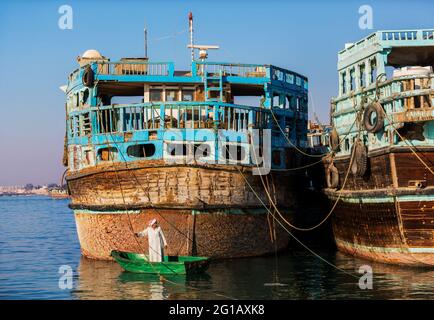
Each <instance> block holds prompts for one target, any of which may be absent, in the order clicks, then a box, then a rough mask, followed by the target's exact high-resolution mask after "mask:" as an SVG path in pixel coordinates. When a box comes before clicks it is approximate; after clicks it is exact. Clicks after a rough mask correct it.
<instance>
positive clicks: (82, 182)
mask: <svg viewBox="0 0 434 320" xmlns="http://www.w3.org/2000/svg"><path fill="white" fill-rule="evenodd" d="M153 165H154V166H150V165H149V163H145V164H143V165H142V166H138V165H137V164H136V165H135V167H131V166H130V167H129V168H128V169H126V168H125V167H122V164H119V167H117V169H118V170H116V171H114V170H112V168H110V170H102V168H98V170H93V171H87V172H81V173H80V174H77V175H69V176H68V177H67V181H68V186H69V189H70V193H71V204H70V207H71V208H73V209H74V214H75V221H76V226H77V232H78V238H79V241H80V245H81V250H82V254H83V255H84V256H86V257H89V258H93V259H111V256H110V253H111V251H112V250H119V251H126V252H143V253H147V251H148V243H147V239H146V238H137V237H135V236H134V233H135V232H139V231H142V230H143V229H144V228H145V227H146V226H147V223H148V221H149V220H151V219H154V218H155V219H157V220H158V222H159V223H160V225H161V228H162V230H163V231H164V234H165V237H166V239H167V242H168V248H167V250H166V252H165V253H166V254H168V255H185V256H189V255H200V256H207V257H213V258H217V259H218V258H235V257H249V256H258V255H264V254H268V253H273V252H275V251H276V250H282V249H284V248H285V247H286V246H287V245H288V243H289V235H288V234H287V233H286V231H285V230H283V229H282V228H281V227H280V226H279V225H278V223H277V222H275V221H273V218H272V217H271V216H270V214H269V213H268V210H267V209H266V208H264V206H263V204H262V203H261V201H263V203H265V204H267V205H268V204H269V201H268V200H267V199H268V198H267V195H266V193H265V192H264V188H263V185H262V181H261V180H260V178H259V177H258V176H253V175H252V174H251V173H249V172H248V171H247V172H244V173H243V175H244V178H243V176H242V175H241V174H240V172H239V171H238V170H236V169H235V168H234V167H233V166H232V167H229V166H228V168H227V169H225V170H222V168H221V167H211V168H210V167H206V168H204V167H186V166H168V167H166V166H158V165H155V163H154V164H153ZM287 178H288V177H287V176H285V175H282V174H279V175H276V176H273V177H271V175H270V176H269V177H268V178H267V179H268V183H269V185H273V183H274V184H275V186H279V188H277V187H276V190H277V191H276V192H274V193H273V196H275V197H276V198H275V199H273V200H274V201H276V202H277V203H278V205H279V204H283V205H282V206H281V207H282V214H283V215H284V216H285V218H286V219H287V220H290V221H291V220H292V218H293V215H292V214H291V212H292V209H291V208H290V206H289V205H290V204H294V199H293V197H294V194H292V193H290V189H289V186H290V185H291V183H290V182H289V183H288V180H287V182H286V183H285V184H284V183H283V180H284V179H287ZM272 179H274V180H273V182H271V180H272ZM117 181H119V182H120V184H121V186H122V188H120V187H119V184H117ZM246 181H249V184H250V185H251V186H252V188H254V190H255V192H256V193H257V194H256V195H255V194H254V193H253V192H252V190H251V189H250V187H249V186H248V185H246ZM289 181H291V180H289ZM264 182H265V178H264ZM282 186H283V187H282ZM258 197H259V198H260V199H261V200H258Z"/></svg>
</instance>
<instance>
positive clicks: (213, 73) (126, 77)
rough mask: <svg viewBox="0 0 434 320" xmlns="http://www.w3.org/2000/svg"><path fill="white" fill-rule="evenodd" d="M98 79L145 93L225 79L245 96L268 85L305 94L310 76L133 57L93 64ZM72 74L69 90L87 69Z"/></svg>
mask: <svg viewBox="0 0 434 320" xmlns="http://www.w3.org/2000/svg"><path fill="white" fill-rule="evenodd" d="M88 64H90V65H91V66H92V69H93V70H94V72H95V79H96V80H97V81H98V83H99V87H100V88H101V87H104V88H105V89H107V90H111V91H112V92H114V91H118V92H124V93H125V92H127V91H129V92H135V91H138V90H142V88H143V87H142V86H143V83H149V84H152V85H163V84H164V85H166V86H170V85H174V86H175V85H188V84H202V83H204V82H205V81H206V78H213V77H214V78H220V77H221V78H222V81H224V82H225V83H229V84H231V85H232V86H231V87H232V89H233V90H237V91H239V92H243V93H245V94H246V95H247V94H248V93H249V92H251V93H254V92H255V91H256V90H257V89H258V88H263V86H264V85H265V84H270V85H272V86H273V87H279V88H281V89H282V90H284V91H286V90H288V91H306V90H307V89H308V80H307V77H305V76H303V75H301V74H299V73H297V72H293V71H291V70H288V69H284V68H280V67H276V66H273V65H261V64H243V63H227V62H208V61H205V62H203V61H194V62H192V64H191V70H175V66H174V63H173V62H151V61H146V60H142V61H140V60H139V59H134V58H128V59H121V60H119V61H115V62H112V61H109V59H100V60H96V61H91V62H89V63H88ZM86 67H87V65H82V66H81V67H80V68H79V69H77V70H75V71H74V72H72V73H71V74H70V76H69V85H68V91H70V90H72V89H73V88H75V87H76V86H77V85H79V83H80V82H81V76H82V73H83V70H84V68H86Z"/></svg>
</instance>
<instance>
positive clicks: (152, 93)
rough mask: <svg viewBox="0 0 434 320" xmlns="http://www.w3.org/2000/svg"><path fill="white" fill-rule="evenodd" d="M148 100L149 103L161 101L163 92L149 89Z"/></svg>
mask: <svg viewBox="0 0 434 320" xmlns="http://www.w3.org/2000/svg"><path fill="white" fill-rule="evenodd" d="M149 100H150V101H163V90H161V89H150V90H149Z"/></svg>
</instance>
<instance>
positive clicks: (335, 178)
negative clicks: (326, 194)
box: [326, 163, 339, 189]
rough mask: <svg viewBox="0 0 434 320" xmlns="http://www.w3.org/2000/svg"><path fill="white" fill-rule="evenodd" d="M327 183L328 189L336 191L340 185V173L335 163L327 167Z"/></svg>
mask: <svg viewBox="0 0 434 320" xmlns="http://www.w3.org/2000/svg"><path fill="white" fill-rule="evenodd" d="M326 181H327V187H328V188H331V189H336V188H337V187H338V185H339V171H338V169H337V168H336V167H335V166H334V164H333V163H330V164H329V166H328V167H327V171H326Z"/></svg>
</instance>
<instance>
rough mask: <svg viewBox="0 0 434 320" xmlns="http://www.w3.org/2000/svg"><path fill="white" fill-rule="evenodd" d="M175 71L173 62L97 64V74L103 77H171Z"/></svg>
mask: <svg viewBox="0 0 434 320" xmlns="http://www.w3.org/2000/svg"><path fill="white" fill-rule="evenodd" d="M173 69H174V68H173V63H171V62H147V61H143V62H135V61H134V62H132V61H117V62H97V72H98V74H103V75H148V76H170V75H173Z"/></svg>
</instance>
